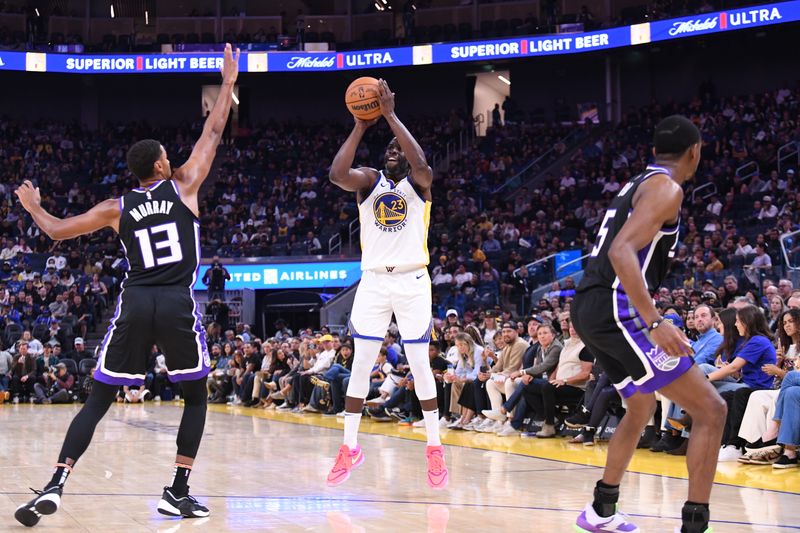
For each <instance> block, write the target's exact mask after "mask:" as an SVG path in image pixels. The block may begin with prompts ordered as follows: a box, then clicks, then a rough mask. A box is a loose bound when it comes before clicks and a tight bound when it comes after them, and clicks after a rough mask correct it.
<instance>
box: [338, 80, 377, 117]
mask: <svg viewBox="0 0 800 533" xmlns="http://www.w3.org/2000/svg"><path fill="white" fill-rule="evenodd" d="M344 103H345V104H346V105H347V109H348V111H350V113H352V114H353V116H354V117H356V118H358V119H361V120H372V119H374V118H378V117H379V116H381V103H380V100H379V97H378V80H376V79H375V78H371V77H369V76H364V77H361V78H358V79H357V80H355V81H354V82H353V83H351V84H350V86H349V87H348V88H347V91H346V92H345V93H344Z"/></svg>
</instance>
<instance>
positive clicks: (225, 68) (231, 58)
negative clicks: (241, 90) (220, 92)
mask: <svg viewBox="0 0 800 533" xmlns="http://www.w3.org/2000/svg"><path fill="white" fill-rule="evenodd" d="M240 53H241V51H240V50H239V49H238V48H237V49H236V54H235V55H234V53H233V49H232V48H231V43H225V52H224V54H223V58H224V59H223V62H222V79H223V80H225V81H226V82H229V83H235V82H236V78H238V77H239V54H240Z"/></svg>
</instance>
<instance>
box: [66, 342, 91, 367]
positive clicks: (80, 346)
mask: <svg viewBox="0 0 800 533" xmlns="http://www.w3.org/2000/svg"><path fill="white" fill-rule="evenodd" d="M73 342H74V344H75V349H74V350H72V351H71V352H69V353H68V354H67V357H69V358H70V359H72V360H73V361H75V364H76V365H80V363H81V361H83V360H84V359H92V358H93V357H94V356H93V355H92V354H90V353H89V352H88V351H87V350H86V345H85V344H84V342H83V337H75V341H73Z"/></svg>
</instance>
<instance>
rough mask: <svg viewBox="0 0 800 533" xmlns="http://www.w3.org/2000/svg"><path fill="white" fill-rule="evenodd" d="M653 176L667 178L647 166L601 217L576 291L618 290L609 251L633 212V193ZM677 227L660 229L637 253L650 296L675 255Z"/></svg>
mask: <svg viewBox="0 0 800 533" xmlns="http://www.w3.org/2000/svg"><path fill="white" fill-rule="evenodd" d="M656 174H667V175H669V174H670V172H669V170H668V169H666V168H663V167H659V166H655V165H650V166H648V167H647V169H646V170H645V171H644V173H642V174H640V175H639V176H637V177H636V178H634V179H632V180H631V181H630V182H628V184H626V185H625V187H623V188H622V189H621V190H620V191H619V194H618V195H617V197H616V198H614V200H613V201H612V202H611V205H610V206H609V208H608V210H607V211H606V214H605V216H604V217H603V222H602V224H600V230H599V231H598V232H597V239H595V246H594V248H593V249H592V253H591V257H590V258H589V263H588V264H587V265H586V272H585V273H584V276H583V279H582V280H581V283H580V287H579V290H584V289H588V288H590V287H606V288H609V289H616V288H618V285H619V279H618V278H617V274H616V272H614V267H613V265H612V264H611V260H610V259H609V258H608V251H609V250H610V249H611V243H612V242H614V238H615V237H616V236H617V235H618V234H619V232H620V231H622V226H624V225H625V222H626V221H627V220H628V217H630V215H631V213H632V212H633V197H634V195H635V194H636V190H637V189H638V188H639V186H640V185H641V184H642V183H644V182H645V180H647V179H648V178H650V177H652V176H655V175H656ZM678 215H679V213H675V217H676V218H677V217H678ZM679 223H680V221H679V220H678V221H677V222H675V224H671V225H669V226H664V227H662V228H661V230H659V232H658V233H657V234H656V236H655V237H653V240H652V241H651V242H650V243H649V244H648V245H647V246H645V247H644V248H642V249H641V250H639V252H638V256H639V268H640V269H641V271H642V276H643V277H644V280H645V283H646V284H647V290H648V291H650V293H651V294H652V293H654V292H655V291H656V290H658V287H659V286H660V285H661V282H662V281H664V278H665V277H666V276H667V273H668V271H669V265H670V258H672V257H673V256H674V255H675V247H676V246H677V244H678V226H679ZM622 290H623V291H624V290H625V288H624V287H622Z"/></svg>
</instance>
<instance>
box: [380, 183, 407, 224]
mask: <svg viewBox="0 0 800 533" xmlns="http://www.w3.org/2000/svg"><path fill="white" fill-rule="evenodd" d="M372 212H373V213H374V215H375V226H376V227H377V228H379V229H380V230H381V231H386V232H394V231H400V230H401V229H403V228H404V227H405V225H406V216H407V214H408V205H407V204H406V200H405V198H403V197H402V196H400V195H399V194H397V193H396V192H394V191H392V192H385V193H383V194H381V195H380V196H378V197H377V198H375V202H374V203H373V204H372Z"/></svg>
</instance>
